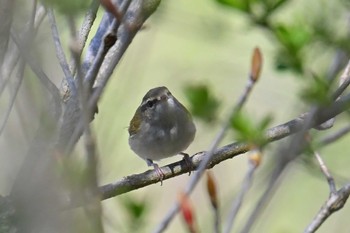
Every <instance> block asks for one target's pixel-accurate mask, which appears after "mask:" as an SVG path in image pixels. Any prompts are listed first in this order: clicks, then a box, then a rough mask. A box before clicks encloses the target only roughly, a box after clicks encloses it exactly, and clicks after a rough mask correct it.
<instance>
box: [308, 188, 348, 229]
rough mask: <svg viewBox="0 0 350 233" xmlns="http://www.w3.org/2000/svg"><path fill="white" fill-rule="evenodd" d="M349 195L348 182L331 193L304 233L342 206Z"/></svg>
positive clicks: (315, 227)
mask: <svg viewBox="0 0 350 233" xmlns="http://www.w3.org/2000/svg"><path fill="white" fill-rule="evenodd" d="M349 195H350V183H348V184H346V185H345V186H344V187H342V188H341V189H340V190H338V191H337V192H335V193H331V195H330V196H329V198H328V200H327V201H326V203H325V204H324V205H323V206H322V207H321V209H320V211H319V212H318V214H317V215H316V216H315V218H314V219H313V220H312V222H311V223H310V225H309V226H308V227H307V228H306V229H305V231H304V233H313V232H316V230H317V229H318V228H319V227H320V226H321V225H322V224H323V223H324V222H325V221H326V220H327V218H328V217H329V216H331V215H332V214H333V213H334V212H336V211H338V210H339V209H341V208H343V206H344V205H345V203H346V201H347V199H348V197H349Z"/></svg>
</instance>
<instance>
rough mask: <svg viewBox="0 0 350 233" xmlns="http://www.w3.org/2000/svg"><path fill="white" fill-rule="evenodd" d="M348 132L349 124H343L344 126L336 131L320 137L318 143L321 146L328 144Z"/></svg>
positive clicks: (349, 129)
mask: <svg viewBox="0 0 350 233" xmlns="http://www.w3.org/2000/svg"><path fill="white" fill-rule="evenodd" d="M349 132H350V125H348V126H345V127H344V128H342V129H340V130H338V131H337V132H335V133H333V134H330V135H327V136H326V137H324V138H322V139H321V140H320V144H321V145H322V146H325V145H328V144H330V143H332V142H335V141H337V140H338V139H340V138H342V137H343V136H345V135H347V134H348V133H349Z"/></svg>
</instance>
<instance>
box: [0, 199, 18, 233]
mask: <svg viewBox="0 0 350 233" xmlns="http://www.w3.org/2000/svg"><path fill="white" fill-rule="evenodd" d="M15 212H16V211H15V208H14V206H13V203H12V202H11V200H10V198H7V197H2V196H0V232H1V233H2V232H3V233H5V232H7V233H10V232H18V229H17V228H16V227H15V222H16V218H15Z"/></svg>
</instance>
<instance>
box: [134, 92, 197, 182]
mask: <svg viewBox="0 0 350 233" xmlns="http://www.w3.org/2000/svg"><path fill="white" fill-rule="evenodd" d="M195 134H196V127H195V125H194V123H193V120H192V116H191V114H190V113H189V112H188V111H187V109H186V108H185V107H184V106H183V105H182V104H181V103H180V102H179V101H178V100H177V99H176V98H175V97H174V96H173V95H172V94H171V93H170V91H169V90H168V88H166V87H156V88H153V89H151V90H149V91H148V92H147V93H146V95H145V96H144V97H143V99H142V102H141V105H140V106H139V107H138V108H137V110H136V112H135V115H134V117H133V118H132V119H131V121H130V126H129V145H130V147H131V149H132V150H133V151H134V152H135V153H136V154H137V155H138V156H140V157H141V158H143V159H144V160H146V162H147V165H148V166H153V167H154V169H155V170H156V172H157V173H158V175H159V176H160V181H161V182H162V180H163V178H164V174H163V172H162V171H161V170H160V168H159V167H158V165H157V164H156V163H154V162H153V160H161V159H164V158H168V157H171V156H174V155H177V154H182V155H184V159H185V160H186V161H188V159H189V156H188V154H185V153H183V151H184V150H186V149H187V147H188V146H189V145H190V144H191V143H192V141H193V139H194V136H195Z"/></svg>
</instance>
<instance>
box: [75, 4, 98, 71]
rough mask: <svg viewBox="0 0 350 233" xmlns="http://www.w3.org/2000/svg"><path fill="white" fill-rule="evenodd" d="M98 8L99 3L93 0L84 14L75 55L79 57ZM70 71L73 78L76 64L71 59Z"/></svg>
mask: <svg viewBox="0 0 350 233" xmlns="http://www.w3.org/2000/svg"><path fill="white" fill-rule="evenodd" d="M99 6H100V3H99V1H98V0H93V1H92V3H91V5H90V7H89V10H88V11H87V12H86V14H85V17H84V21H83V23H82V25H81V27H80V30H79V38H78V39H79V42H78V44H79V47H78V48H77V51H76V52H77V53H78V55H79V57H81V54H82V52H83V49H84V48H85V45H86V41H87V39H88V36H89V33H90V31H91V28H92V25H93V24H94V22H95V19H96V14H97V11H98V8H99ZM69 68H70V70H71V71H72V73H73V76H74V74H75V72H76V63H75V59H72V60H71V62H70V66H69Z"/></svg>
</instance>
